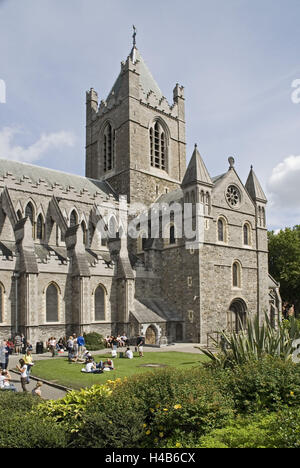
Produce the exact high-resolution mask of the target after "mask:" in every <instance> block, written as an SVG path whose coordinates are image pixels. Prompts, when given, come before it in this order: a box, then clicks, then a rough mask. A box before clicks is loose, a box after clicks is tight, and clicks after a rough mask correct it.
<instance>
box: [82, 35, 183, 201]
mask: <svg viewBox="0 0 300 468" xmlns="http://www.w3.org/2000/svg"><path fill="white" fill-rule="evenodd" d="M185 170H186V143H185V98H184V88H183V87H181V86H180V85H179V84H176V86H175V88H174V91H173V102H172V104H171V105H170V104H169V103H168V101H167V99H166V98H165V97H164V96H163V94H162V92H161V90H160V88H159V86H158V85H157V83H156V81H155V80H154V78H153V76H152V74H151V72H150V71H149V69H148V67H147V65H146V63H145V62H144V60H143V58H142V56H141V54H140V52H139V50H138V49H137V46H136V29H135V28H134V35H133V46H132V49H131V52H130V54H129V56H128V57H127V59H126V61H125V62H122V63H121V71H120V74H119V76H118V78H117V80H116V82H115V83H114V85H113V87H112V89H111V91H110V93H109V95H108V96H107V98H106V99H105V100H101V101H100V102H99V99H98V94H97V93H96V91H95V90H94V89H91V90H90V91H88V92H87V94H86V177H89V178H93V179H98V180H106V181H107V182H109V183H110V185H111V186H112V187H113V188H114V190H115V191H116V192H117V193H118V194H120V195H121V194H122V195H127V199H128V201H129V202H131V203H132V202H143V203H144V204H146V205H150V204H151V203H153V202H154V201H155V200H156V199H157V198H158V197H159V196H160V195H162V194H163V193H166V192H168V191H171V190H174V189H176V188H178V187H179V186H180V183H181V181H182V178H183V176H184V174H185Z"/></svg>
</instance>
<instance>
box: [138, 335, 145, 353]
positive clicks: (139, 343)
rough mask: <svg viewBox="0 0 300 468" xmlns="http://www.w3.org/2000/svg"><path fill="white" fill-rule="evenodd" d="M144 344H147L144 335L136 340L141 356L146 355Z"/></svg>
mask: <svg viewBox="0 0 300 468" xmlns="http://www.w3.org/2000/svg"><path fill="white" fill-rule="evenodd" d="M144 344H145V337H144V336H142V335H140V336H138V337H137V340H136V345H137V348H138V352H139V356H140V357H144V348H143V347H144Z"/></svg>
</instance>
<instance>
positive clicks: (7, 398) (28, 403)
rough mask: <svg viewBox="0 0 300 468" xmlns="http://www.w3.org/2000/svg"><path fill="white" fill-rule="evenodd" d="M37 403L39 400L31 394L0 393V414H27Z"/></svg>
mask: <svg viewBox="0 0 300 468" xmlns="http://www.w3.org/2000/svg"><path fill="white" fill-rule="evenodd" d="M39 402H40V400H39V399H38V398H34V397H33V396H32V395H31V394H27V393H13V392H9V391H0V412H1V411H5V412H6V413H9V414H10V415H12V414H14V413H18V412H20V413H24V412H29V411H30V410H31V409H32V408H34V407H35V406H37V405H38V403H39Z"/></svg>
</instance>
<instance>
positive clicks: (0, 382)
mask: <svg viewBox="0 0 300 468" xmlns="http://www.w3.org/2000/svg"><path fill="white" fill-rule="evenodd" d="M10 380H11V375H10V373H9V372H8V371H7V370H4V371H2V373H1V375H0V388H1V390H12V391H13V392H16V391H17V389H16V387H15V386H14V385H13V384H12V383H10Z"/></svg>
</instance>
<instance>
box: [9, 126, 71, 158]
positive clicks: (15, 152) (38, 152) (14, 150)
mask: <svg viewBox="0 0 300 468" xmlns="http://www.w3.org/2000/svg"><path fill="white" fill-rule="evenodd" d="M20 133H22V132H21V131H20V130H19V129H17V128H14V127H4V128H3V129H2V130H1V131H0V158H3V159H12V160H14V161H20V162H28V163H31V162H34V161H38V160H39V159H41V157H42V156H44V154H45V153H47V152H48V151H49V150H54V149H61V148H63V147H65V146H68V147H71V146H74V144H75V135H74V134H73V133H71V132H66V131H60V132H56V133H49V134H45V133H43V134H42V135H41V136H40V138H39V139H38V140H37V141H36V142H35V143H33V144H31V145H29V146H27V147H23V146H21V145H17V144H14V143H13V140H14V137H15V136H16V135H17V134H20Z"/></svg>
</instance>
